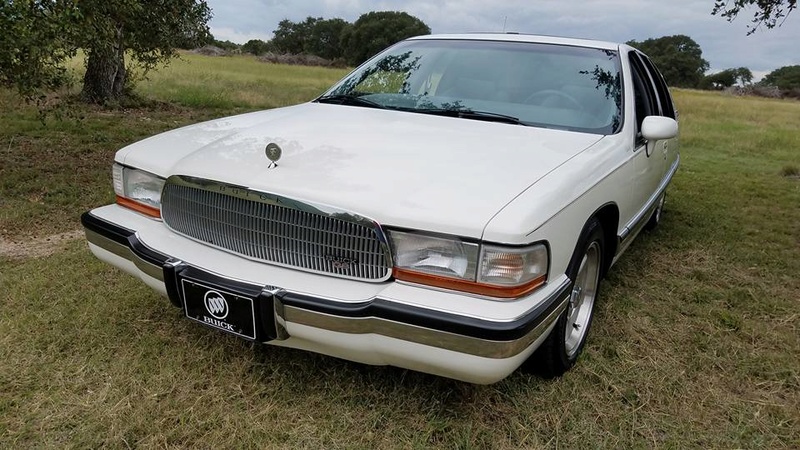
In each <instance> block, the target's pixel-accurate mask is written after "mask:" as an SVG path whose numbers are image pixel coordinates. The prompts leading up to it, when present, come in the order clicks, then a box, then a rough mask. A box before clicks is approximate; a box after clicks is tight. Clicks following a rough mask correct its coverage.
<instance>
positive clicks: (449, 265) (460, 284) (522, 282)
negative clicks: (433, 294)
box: [389, 231, 549, 298]
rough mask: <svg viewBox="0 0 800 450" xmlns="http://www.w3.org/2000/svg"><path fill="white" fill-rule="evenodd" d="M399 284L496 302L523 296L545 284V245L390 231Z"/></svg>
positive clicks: (546, 261) (395, 271)
mask: <svg viewBox="0 0 800 450" xmlns="http://www.w3.org/2000/svg"><path fill="white" fill-rule="evenodd" d="M389 237H390V239H391V242H392V247H393V250H394V261H395V267H394V276H395V278H397V279H398V280H404V281H410V282H414V283H420V284H426V285H429V286H436V287H442V288H447V289H455V290H459V291H465V292H471V293H475V294H481V295H487V296H491V297H497V298H517V297H520V296H523V295H525V294H527V293H529V292H531V291H533V290H534V289H536V288H537V287H539V286H541V285H543V284H544V283H545V281H547V270H548V258H549V257H548V252H547V247H546V246H545V245H544V244H534V245H530V246H525V247H507V246H501V245H493V244H491V245H490V244H478V243H474V242H465V241H463V240H461V239H458V238H452V237H439V236H429V235H426V234H423V233H409V232H400V231H392V232H390V233H389Z"/></svg>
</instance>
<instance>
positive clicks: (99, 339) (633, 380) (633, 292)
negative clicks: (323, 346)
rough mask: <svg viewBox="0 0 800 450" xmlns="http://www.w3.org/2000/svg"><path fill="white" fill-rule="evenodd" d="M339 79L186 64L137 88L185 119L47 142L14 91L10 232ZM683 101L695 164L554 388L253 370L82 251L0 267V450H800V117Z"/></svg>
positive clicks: (69, 133)
mask: <svg viewBox="0 0 800 450" xmlns="http://www.w3.org/2000/svg"><path fill="white" fill-rule="evenodd" d="M184 64H185V65H184ZM221 73H225V75H219V74H221ZM340 75H341V71H331V70H326V69H308V68H297V67H285V66H271V65H267V64H259V63H256V62H254V61H252V60H249V59H246V58H232V59H230V58H203V57H197V56H191V57H190V58H187V61H185V62H179V63H175V64H173V65H172V66H170V68H169V69H168V70H165V71H163V72H158V73H157V74H153V76H152V77H151V79H150V81H148V82H142V83H140V85H139V86H140V89H141V91H142V92H144V93H146V95H147V96H149V97H151V98H153V99H156V100H159V101H162V102H166V101H172V102H175V103H177V105H173V106H169V105H163V104H160V103H159V104H156V105H155V106H150V107H144V108H139V109H133V110H110V111H109V110H98V109H93V108H83V109H82V110H81V111H80V113H81V114H82V115H83V116H84V119H83V120H81V121H79V122H75V121H65V122H52V121H51V122H48V125H47V126H46V127H43V126H42V125H41V124H40V123H39V122H38V121H37V119H36V116H35V112H34V111H32V110H31V109H29V108H26V107H21V106H19V105H17V104H16V103H14V101H13V98H12V96H11V95H10V94H8V93H3V96H2V97H0V102H2V104H3V108H2V110H0V121H1V122H0V123H2V124H3V127H2V128H0V202H2V204H1V208H0V230H1V231H0V232H1V233H2V236H5V237H11V238H15V239H22V238H24V237H26V236H28V235H45V234H49V233H54V232H58V231H66V230H69V229H74V228H76V227H77V226H78V222H77V217H78V215H79V214H80V213H81V212H83V211H84V210H85V209H88V208H89V207H92V206H95V205H99V204H103V203H105V202H107V201H110V199H111V192H110V191H111V187H110V176H109V173H108V172H109V164H110V162H111V157H112V155H113V153H114V151H115V150H116V149H117V148H119V147H120V146H122V145H125V144H126V143H129V142H133V141H135V140H137V139H140V138H142V137H144V136H147V135H149V134H152V133H155V132H158V131H161V130H165V129H169V128H173V127H175V126H178V125H181V124H185V123H190V122H194V121H197V120H203V119H206V118H210V117H213V116H216V115H222V114H228V113H233V112H240V111H244V110H249V109H253V108H260V107H269V106H276V105H279V104H286V103H292V102H299V101H303V100H307V99H308V98H311V97H313V96H314V95H315V94H316V93H318V92H320V91H321V90H322V89H323V88H324V86H325V85H327V84H328V83H330V82H332V81H334V80H335V79H337V78H339V76H340ZM303 80H305V81H303ZM211 81H213V83H211ZM272 84H274V85H275V86H276V87H274V88H270V89H256V88H253V89H251V87H258V86H260V87H261V88H264V87H267V86H271V85H272ZM206 85H208V86H212V85H213V86H212V87H208V88H204V87H203V86H206ZM271 92H272V93H271ZM277 93H280V94H277ZM278 95H279V96H278ZM280 96H284V97H280ZM215 98H216V99H218V100H213V99H215ZM676 101H677V103H678V107H679V110H680V113H681V126H682V128H681V138H682V141H681V142H682V158H683V159H682V166H681V169H680V170H679V172H678V174H677V175H676V178H675V180H674V182H673V184H672V185H671V187H670V189H669V191H668V192H669V194H668V202H667V207H666V211H665V216H664V221H663V222H662V224H661V226H660V228H659V229H658V230H656V231H655V232H653V233H647V234H643V235H642V236H640V238H639V239H638V240H637V242H636V243H634V245H633V246H632V247H631V248H630V250H629V251H628V253H627V254H626V255H625V256H624V257H623V258H622V259H621V260H620V262H619V264H618V265H617V266H616V267H615V268H614V269H613V270H612V271H611V273H610V275H609V278H608V279H607V280H606V281H605V282H604V283H603V286H602V288H603V292H602V294H601V295H602V298H601V301H600V303H599V304H598V307H597V316H596V318H595V322H594V327H593V330H592V335H591V337H590V341H589V345H588V346H587V348H586V351H585V353H584V355H583V356H582V357H581V360H580V362H579V364H578V365H577V366H576V367H575V368H574V370H573V371H571V372H570V373H568V374H567V375H566V376H564V377H562V378H561V379H558V380H543V379H540V378H537V377H535V376H530V375H527V374H523V373H515V374H513V375H512V376H511V377H509V378H508V379H506V380H504V381H503V382H500V383H498V384H495V385H492V386H474V385H468V384H464V383H460V382H456V381H452V380H447V379H443V378H437V377H434V376H429V375H425V374H420V373H416V372H410V371H405V370H401V369H396V368H390V367H389V368H386V367H370V366H363V365H359V364H355V363H349V362H345V361H341V360H337V359H334V358H328V357H324V356H319V355H315V354H311V353H307V352H301V351H295V350H288V349H281V348H275V347H269V346H265V347H255V348H254V347H252V346H250V345H248V344H246V343H244V342H242V341H239V340H236V339H235V338H231V337H228V336H226V335H223V334H221V333H217V332H214V331H212V330H209V329H206V328H203V327H201V326H198V325H195V324H193V323H190V322H189V321H187V320H185V319H184V318H182V316H181V312H180V311H179V310H177V309H175V308H173V307H172V306H170V305H169V303H168V301H167V300H165V299H163V298H161V297H159V296H158V295H157V294H155V293H153V292H152V291H150V290H149V289H148V288H147V287H145V286H144V285H142V284H141V283H140V282H138V281H137V280H134V279H132V278H130V277H128V276H124V275H122V274H121V273H120V272H119V271H117V270H116V269H113V268H111V267H109V266H107V265H106V264H103V263H101V262H100V261H97V260H96V259H95V258H93V257H92V256H91V255H90V254H89V253H88V251H87V250H86V248H85V245H84V244H83V243H82V242H72V243H71V244H69V245H68V246H67V248H66V249H64V250H62V251H59V252H57V253H56V254H54V255H52V256H50V257H47V258H28V259H14V260H12V259H5V260H3V259H0V361H2V362H0V447H2V448H23V447H99V446H110V447H133V446H143V447H201V448H208V447H234V448H238V447H243V446H248V447H254V448H375V447H379V448H396V447H403V448H424V447H441V448H519V447H533V448H537V447H553V448H555V447H563V448H572V447H574V448H585V447H610V448H631V447H633V448H653V447H668V448H685V447H692V448H797V447H800V407H799V406H798V405H800V332H799V331H798V328H799V325H800V313H798V299H800V276H798V274H800V180H799V179H798V178H796V177H792V176H785V173H784V172H785V168H786V167H797V166H799V165H800V152H799V151H798V149H799V148H800V103H799V102H792V101H779V100H768V99H758V98H747V97H745V98H740V97H728V96H724V95H720V94H717V93H705V92H694V91H678V92H677V93H676ZM0 258H2V256H0Z"/></svg>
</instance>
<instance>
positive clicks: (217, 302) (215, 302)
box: [203, 291, 228, 320]
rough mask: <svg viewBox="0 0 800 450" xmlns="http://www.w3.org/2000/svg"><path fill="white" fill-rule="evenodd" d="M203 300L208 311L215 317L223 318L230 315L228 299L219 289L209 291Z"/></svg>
mask: <svg viewBox="0 0 800 450" xmlns="http://www.w3.org/2000/svg"><path fill="white" fill-rule="evenodd" d="M203 300H204V301H203V303H205V306H206V311H208V313H209V314H211V315H212V316H213V317H214V318H215V319H219V320H222V319H224V318H226V317H228V301H227V300H225V297H224V296H223V295H222V294H220V293H219V292H217V291H208V292H206V295H205V298H204V299H203Z"/></svg>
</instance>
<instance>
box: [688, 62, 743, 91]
mask: <svg viewBox="0 0 800 450" xmlns="http://www.w3.org/2000/svg"><path fill="white" fill-rule="evenodd" d="M752 82H753V73H752V72H750V69H748V68H747V67H739V68H736V69H725V70H722V71H720V72H717V73H714V74H711V75H707V76H706V77H705V78H703V81H702V82H701V83H700V86H699V87H700V88H702V89H725V88H728V87H731V86H733V85H734V84H739V85H742V86H745V85H748V84H750V83H752Z"/></svg>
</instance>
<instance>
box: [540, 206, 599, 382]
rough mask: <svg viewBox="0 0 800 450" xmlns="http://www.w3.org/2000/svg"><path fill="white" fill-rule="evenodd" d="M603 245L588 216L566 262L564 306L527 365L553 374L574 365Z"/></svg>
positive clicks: (592, 299) (587, 322)
mask: <svg viewBox="0 0 800 450" xmlns="http://www.w3.org/2000/svg"><path fill="white" fill-rule="evenodd" d="M604 248H605V242H604V239H603V227H602V225H601V224H600V221H599V220H597V219H592V220H590V221H589V222H588V223H587V224H586V226H585V227H584V229H583V232H582V233H581V238H580V239H579V240H578V246H577V248H576V249H575V253H574V254H573V257H572V261H571V262H570V265H569V273H568V275H569V277H570V279H571V280H573V281H574V282H573V286H572V292H571V293H570V296H569V303H568V304H567V308H566V309H565V310H564V312H563V313H562V314H561V315H560V316H559V318H558V322H556V326H555V327H554V328H553V331H552V332H550V335H549V336H548V337H547V339H546V340H545V341H544V342H543V343H542V345H541V347H539V349H538V350H536V352H535V353H534V354H533V355H532V356H531V359H530V360H529V361H528V362H526V366H527V368H528V369H533V370H535V371H537V372H539V373H541V374H542V375H543V376H546V377H557V376H560V375H562V374H563V373H564V372H566V371H567V370H569V369H570V368H571V367H572V366H573V365H575V361H577V359H578V356H580V353H581V351H582V350H583V347H584V345H585V344H586V338H587V336H588V335H589V329H590V328H591V325H592V317H593V316H594V304H595V300H596V299H597V294H598V291H599V289H600V274H601V273H602V270H601V268H602V265H603V251H604Z"/></svg>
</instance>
